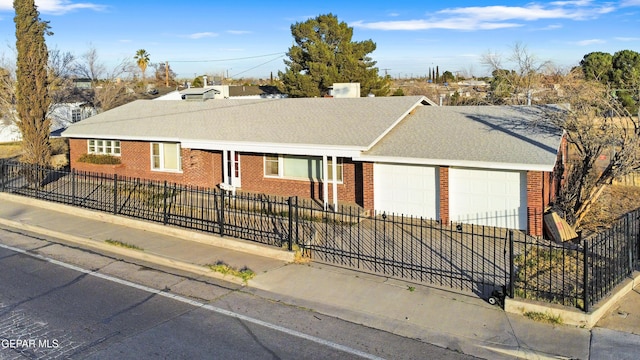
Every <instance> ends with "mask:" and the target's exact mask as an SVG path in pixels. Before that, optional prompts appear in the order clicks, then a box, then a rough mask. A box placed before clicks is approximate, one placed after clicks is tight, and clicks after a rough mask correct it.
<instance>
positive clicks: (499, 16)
mask: <svg viewBox="0 0 640 360" xmlns="http://www.w3.org/2000/svg"><path fill="white" fill-rule="evenodd" d="M628 1H640V0H628ZM613 11H615V7H614V6H612V5H611V4H607V3H604V4H603V3H594V2H593V1H590V0H576V1H557V2H552V3H548V4H544V5H541V4H537V3H534V4H529V5H526V6H472V7H460V8H448V9H444V10H440V11H438V12H436V13H435V15H433V16H431V17H430V18H428V19H415V20H398V21H379V22H370V23H367V22H364V21H356V22H353V23H351V24H349V25H351V26H353V27H359V28H365V29H374V30H409V31H411V30H430V29H445V30H463V31H464V30H466V31H471V30H495V29H505V28H514V27H521V26H524V22H531V21H539V20H587V19H594V18H597V17H598V16H600V15H602V14H607V13H610V12H613Z"/></svg>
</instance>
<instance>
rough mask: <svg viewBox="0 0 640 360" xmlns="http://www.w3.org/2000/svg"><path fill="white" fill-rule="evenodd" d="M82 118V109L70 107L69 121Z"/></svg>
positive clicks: (76, 120)
mask: <svg viewBox="0 0 640 360" xmlns="http://www.w3.org/2000/svg"><path fill="white" fill-rule="evenodd" d="M80 120H82V109H71V122H78V121H80Z"/></svg>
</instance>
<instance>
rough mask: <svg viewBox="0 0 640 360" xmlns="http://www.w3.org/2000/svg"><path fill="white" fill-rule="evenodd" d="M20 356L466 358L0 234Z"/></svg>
mask: <svg viewBox="0 0 640 360" xmlns="http://www.w3.org/2000/svg"><path fill="white" fill-rule="evenodd" d="M3 240H6V241H3ZM16 243H20V244H21V245H22V246H20V247H15V246H14V245H6V244H16ZM23 248H24V249H31V250H30V251H28V252H25V251H24V250H21V249H23ZM25 358H26V359H40V358H43V359H47V358H78V359H85V358H87V359H108V358H118V359H147V358H148V359H151V358H153V359H362V358H364V359H424V358H433V359H470V358H471V357H469V356H467V355H464V354H460V353H456V352H453V351H450V350H446V349H442V348H439V347H436V346H433V345H430V344H426V343H423V342H421V341H417V340H413V339H407V338H403V337H400V336H397V335H393V334H390V333H387V332H383V331H379V330H376V329H372V328H367V327H363V326H360V325H357V324H353V323H349V322H346V321H342V320H339V319H336V318H332V317H328V316H325V315H321V314H317V313H315V312H313V311H311V310H308V309H300V308H297V307H292V306H288V305H286V304H281V303H277V302H273V301H270V300H269V299H265V298H261V297H258V296H255V295H253V294H250V293H247V292H244V291H242V287H239V286H237V285H232V284H229V283H225V282H222V281H215V280H212V279H206V280H203V279H199V278H194V277H192V276H190V275H189V274H179V273H176V272H169V271H167V270H163V269H154V268H152V267H148V266H145V264H134V263H131V262H128V261H126V260H122V259H116V258H112V257H109V256H108V255H103V254H96V253H91V252H87V251H83V250H81V249H77V248H73V247H69V246H66V245H64V244H61V243H59V242H57V241H56V240H55V239H42V238H38V237H37V236H33V235H30V234H28V233H24V232H22V231H20V230H16V229H0V359H25Z"/></svg>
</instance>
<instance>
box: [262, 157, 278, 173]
mask: <svg viewBox="0 0 640 360" xmlns="http://www.w3.org/2000/svg"><path fill="white" fill-rule="evenodd" d="M264 176H276V177H277V176H280V161H279V160H278V157H277V156H265V157H264Z"/></svg>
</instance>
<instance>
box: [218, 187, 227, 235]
mask: <svg viewBox="0 0 640 360" xmlns="http://www.w3.org/2000/svg"><path fill="white" fill-rule="evenodd" d="M225 192H226V191H225V190H220V214H219V215H218V227H220V237H224V193H225Z"/></svg>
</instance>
